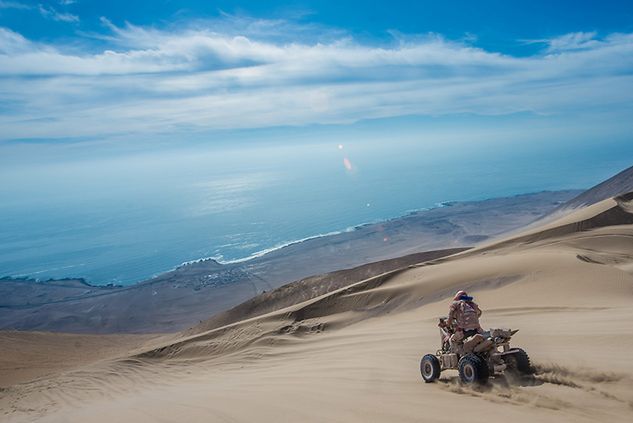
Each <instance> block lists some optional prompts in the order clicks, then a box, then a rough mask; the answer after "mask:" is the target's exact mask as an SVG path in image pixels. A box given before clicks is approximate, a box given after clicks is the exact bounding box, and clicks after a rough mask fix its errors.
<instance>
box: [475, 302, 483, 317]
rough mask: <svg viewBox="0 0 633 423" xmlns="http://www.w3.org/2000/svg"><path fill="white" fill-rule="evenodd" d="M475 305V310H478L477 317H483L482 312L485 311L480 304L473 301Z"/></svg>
mask: <svg viewBox="0 0 633 423" xmlns="http://www.w3.org/2000/svg"><path fill="white" fill-rule="evenodd" d="M473 305H474V306H475V310H477V317H481V314H482V313H483V312H482V311H481V309H480V308H479V306H478V305H477V304H476V303H473Z"/></svg>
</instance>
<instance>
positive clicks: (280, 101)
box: [0, 18, 633, 138]
mask: <svg viewBox="0 0 633 423" xmlns="http://www.w3.org/2000/svg"><path fill="white" fill-rule="evenodd" d="M227 19H228V18H227ZM229 21H230V19H229ZM103 22H104V24H105V25H106V26H107V27H108V28H109V31H110V32H109V34H108V35H106V36H105V37H103V36H100V37H101V38H103V39H104V40H105V41H106V42H108V43H109V45H110V47H109V49H103V50H102V51H98V52H90V51H88V49H86V50H83V51H82V50H77V46H76V45H74V46H60V45H57V46H56V45H50V44H41V43H36V42H32V41H29V40H27V39H25V38H24V37H22V36H21V35H20V34H17V33H15V32H12V31H10V30H8V29H0V107H2V108H1V109H0V110H3V112H2V114H1V115H0V125H1V126H2V128H3V137H5V138H20V137H72V136H107V135H108V134H112V133H115V132H116V133H120V132H124V133H136V134H147V133H157V132H180V131H189V130H193V131H199V130H208V129H218V128H245V127H247V128H253V127H266V126H275V125H304V124H314V123H346V122H354V121H357V120H360V119H370V118H381V117H392V116H400V115H409V114H420V115H440V114H451V113H479V114H508V113H514V112H533V113H538V114H555V113H570V112H574V111H578V110H593V109H596V108H598V109H600V108H622V107H629V106H628V105H629V104H632V103H631V100H633V75H632V73H633V34H612V35H609V36H607V37H603V38H598V37H597V35H596V34H593V33H575V34H567V35H564V36H561V37H558V38H554V39H551V40H547V47H546V48H545V50H544V51H543V52H542V53H539V54H536V55H533V56H529V57H514V56H509V55H503V54H499V53H495V52H489V51H486V50H483V49H480V48H475V47H473V46H472V45H470V44H468V43H467V42H466V41H463V42H453V41H448V40H446V39H444V38H442V37H441V36H438V35H427V36H423V37H404V36H400V35H396V39H395V41H394V43H392V44H390V45H369V44H363V43H359V42H357V41H355V40H354V39H352V38H350V37H349V36H346V35H345V34H341V32H340V31H335V32H333V34H327V33H323V31H322V29H320V31H321V34H319V36H318V37H319V39H318V40H317V41H312V42H308V41H302V42H298V41H294V42H293V41H292V39H293V37H292V35H293V34H296V33H297V32H301V31H304V32H303V34H304V35H305V34H312V33H313V32H317V31H316V30H315V28H307V29H306V28H301V27H298V26H296V25H293V24H290V23H287V22H282V21H277V22H270V21H255V20H250V21H249V20H242V21H235V22H229V23H227V22H226V21H223V22H220V23H213V24H212V25H207V26H206V27H205V26H204V25H202V24H201V23H197V24H196V25H195V26H194V25H192V27H190V28H188V29H183V30H178V31H168V30H159V29H156V28H144V27H139V26H134V25H129V24H127V25H125V26H123V27H117V26H115V25H113V24H112V23H110V22H109V21H107V20H105V19H104V20H103ZM280 27H281V28H283V30H280V29H279V28H280ZM290 31H295V32H294V33H292V32H290ZM267 34H270V36H267ZM301 38H302V39H306V37H301ZM307 38H308V39H309V38H310V37H307Z"/></svg>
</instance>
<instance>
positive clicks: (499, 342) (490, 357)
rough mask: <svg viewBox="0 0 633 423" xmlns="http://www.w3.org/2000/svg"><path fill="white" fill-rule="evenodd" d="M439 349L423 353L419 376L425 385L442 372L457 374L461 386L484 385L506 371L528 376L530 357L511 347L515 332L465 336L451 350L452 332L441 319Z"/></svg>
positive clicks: (530, 368) (493, 331)
mask: <svg viewBox="0 0 633 423" xmlns="http://www.w3.org/2000/svg"><path fill="white" fill-rule="evenodd" d="M438 326H439V328H440V336H441V348H440V349H439V350H438V351H437V352H436V353H435V354H426V355H425V356H424V357H422V361H421V362H420V373H422V379H424V381H425V382H427V383H428V382H433V381H434V380H436V379H437V378H439V377H440V373H441V372H442V370H448V369H452V370H457V371H459V379H460V380H461V382H462V383H464V384H485V383H486V382H487V381H488V378H489V377H490V376H495V375H500V374H502V373H504V372H506V371H508V372H512V373H515V374H518V375H526V374H530V373H531V371H532V367H531V366H530V358H529V357H528V355H527V353H526V352H525V351H523V350H522V349H521V348H511V347H510V339H511V338H512V336H513V335H514V334H515V333H517V332H518V329H516V330H510V329H490V330H489V331H485V332H483V333H477V334H475V335H472V336H468V337H466V338H465V339H464V340H463V341H462V342H461V343H460V344H459V345H456V346H453V348H451V346H450V343H449V341H448V340H449V338H450V336H451V335H452V334H453V333H454V329H453V328H450V327H449V326H448V325H447V323H446V318H444V317H442V318H440V323H439V325H438Z"/></svg>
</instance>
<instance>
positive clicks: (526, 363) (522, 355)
mask: <svg viewBox="0 0 633 423" xmlns="http://www.w3.org/2000/svg"><path fill="white" fill-rule="evenodd" d="M512 358H513V361H514V363H512V369H513V370H515V371H517V372H518V373H519V374H522V375H529V374H532V365H531V364H530V357H529V356H528V354H527V353H526V352H525V351H524V350H522V349H521V348H516V352H515V353H514V354H512Z"/></svg>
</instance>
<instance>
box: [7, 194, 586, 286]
mask: <svg viewBox="0 0 633 423" xmlns="http://www.w3.org/2000/svg"><path fill="white" fill-rule="evenodd" d="M576 191H577V192H578V193H580V192H583V190H575V189H574V190H571V189H570V190H556V191H550V190H544V191H538V192H530V193H521V194H515V195H511V196H506V197H491V198H485V199H481V200H449V201H442V202H439V203H436V204H435V205H434V206H433V207H421V208H418V209H412V210H407V211H406V212H405V213H403V214H400V215H397V216H394V217H390V218H386V219H376V220H374V221H369V222H363V223H359V224H356V225H353V226H348V227H347V228H345V229H342V230H335V231H330V232H326V233H321V234H316V235H311V236H307V237H304V238H301V239H297V240H292V241H286V242H282V243H279V244H277V245H275V246H272V247H268V248H264V249H262V250H259V251H256V252H254V253H252V254H250V255H248V256H245V257H241V258H237V259H229V260H224V259H223V257H222V255H214V256H208V257H201V258H197V259H193V260H188V261H184V262H182V263H180V264H178V265H176V266H173V267H171V268H169V269H167V270H163V271H159V272H156V273H154V274H152V276H150V277H148V278H145V279H141V280H137V281H135V282H133V283H130V284H118V283H115V282H112V281H110V282H106V283H97V282H95V281H91V280H88V279H87V278H85V277H83V276H73V275H68V276H64V277H61V278H38V277H37V276H35V274H20V275H0V283H1V282H2V281H6V280H12V281H21V282H33V283H45V284H46V283H47V284H52V283H56V282H64V281H79V280H80V281H82V283H83V284H84V285H86V286H88V287H91V288H130V287H133V286H136V285H139V284H142V283H146V282H148V281H151V280H154V279H157V278H160V277H161V276H163V275H165V274H168V273H171V272H174V271H178V270H179V269H181V268H184V267H188V266H192V265H196V264H200V263H204V262H214V263H217V264H219V265H222V266H231V265H238V264H247V263H248V262H250V261H253V260H256V259H260V258H265V256H266V255H269V254H271V253H276V252H278V251H281V250H284V249H286V248H288V247H293V246H297V245H301V244H303V243H305V242H308V241H314V240H322V241H324V240H327V239H328V238H332V237H336V236H340V235H343V234H350V233H354V232H356V231H359V230H362V229H363V228H366V227H370V226H372V225H385V224H389V223H394V222H397V221H399V220H403V219H407V218H409V217H412V216H416V215H418V214H419V213H424V212H430V211H433V210H437V209H442V208H446V207H453V206H456V205H462V204H464V205H465V204H477V203H482V202H486V201H494V200H511V199H516V198H520V197H525V196H533V195H539V194H556V193H567V192H576ZM38 273H42V272H38Z"/></svg>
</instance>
